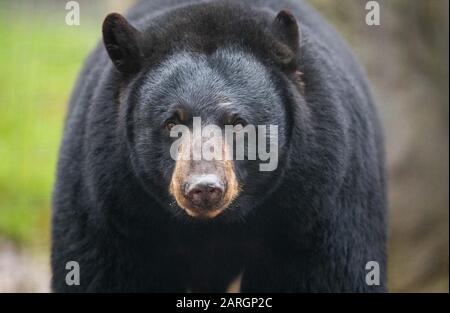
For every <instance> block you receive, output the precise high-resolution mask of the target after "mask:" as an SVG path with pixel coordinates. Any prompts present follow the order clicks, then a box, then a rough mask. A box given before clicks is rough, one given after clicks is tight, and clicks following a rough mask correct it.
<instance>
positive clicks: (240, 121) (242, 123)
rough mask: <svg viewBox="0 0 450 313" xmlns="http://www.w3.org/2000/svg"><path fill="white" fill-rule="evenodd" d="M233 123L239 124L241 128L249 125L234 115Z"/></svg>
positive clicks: (234, 124)
mask: <svg viewBox="0 0 450 313" xmlns="http://www.w3.org/2000/svg"><path fill="white" fill-rule="evenodd" d="M231 123H232V125H233V126H235V127H236V126H239V127H240V128H244V127H245V126H246V125H247V122H246V121H245V120H244V119H243V118H240V117H234V118H233V121H232V122H231Z"/></svg>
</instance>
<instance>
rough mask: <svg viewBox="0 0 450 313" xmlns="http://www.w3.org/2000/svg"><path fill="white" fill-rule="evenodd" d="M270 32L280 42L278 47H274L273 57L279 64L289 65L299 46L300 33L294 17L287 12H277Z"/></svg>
mask: <svg viewBox="0 0 450 313" xmlns="http://www.w3.org/2000/svg"><path fill="white" fill-rule="evenodd" d="M272 32H273V34H274V35H275V37H276V39H277V40H278V41H279V42H281V44H280V45H275V47H274V51H273V52H274V55H275V56H276V57H277V58H278V59H279V61H280V62H281V63H283V64H288V63H290V62H291V61H292V59H293V58H294V57H295V55H296V54H297V52H298V50H299V44H300V31H299V27H298V24H297V20H296V19H295V17H294V15H293V14H292V13H291V12H289V11H287V10H282V11H280V12H278V14H277V16H276V17H275V20H274V21H273V23H272Z"/></svg>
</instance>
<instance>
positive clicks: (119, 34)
mask: <svg viewBox="0 0 450 313" xmlns="http://www.w3.org/2000/svg"><path fill="white" fill-rule="evenodd" d="M102 31H103V43H104V44H105V48H106V51H107V52H108V55H109V57H110V58H111V61H112V62H113V63H114V65H115V67H116V68H117V69H118V70H119V71H120V72H121V73H122V74H125V75H129V74H133V73H136V72H137V71H138V70H139V68H140V65H141V59H142V56H141V50H140V47H139V41H140V37H141V33H140V32H139V31H138V30H137V29H136V28H134V27H133V26H132V25H131V24H130V23H128V21H127V20H126V19H125V18H124V17H123V16H122V15H120V14H118V13H111V14H109V15H108V16H107V17H106V18H105V21H104V22H103V29H102Z"/></svg>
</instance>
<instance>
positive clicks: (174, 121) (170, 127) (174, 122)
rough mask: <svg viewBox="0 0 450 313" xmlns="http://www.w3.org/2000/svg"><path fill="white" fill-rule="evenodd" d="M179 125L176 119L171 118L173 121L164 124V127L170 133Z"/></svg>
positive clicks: (169, 120)
mask: <svg viewBox="0 0 450 313" xmlns="http://www.w3.org/2000/svg"><path fill="white" fill-rule="evenodd" d="M177 124H178V122H177V120H176V119H175V118H171V119H168V120H167V121H166V122H165V123H164V127H165V128H166V129H167V130H168V131H170V130H171V129H172V128H173V127H174V126H175V125H177Z"/></svg>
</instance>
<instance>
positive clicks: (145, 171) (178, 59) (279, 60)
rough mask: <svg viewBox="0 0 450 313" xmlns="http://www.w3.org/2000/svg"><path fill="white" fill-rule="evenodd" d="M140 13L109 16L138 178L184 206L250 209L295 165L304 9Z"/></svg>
mask: <svg viewBox="0 0 450 313" xmlns="http://www.w3.org/2000/svg"><path fill="white" fill-rule="evenodd" d="M141 23H142V24H143V25H145V26H142V27H139V22H138V23H137V25H136V27H137V28H141V30H137V28H135V27H133V26H132V25H131V24H129V23H128V21H127V20H126V19H125V18H124V17H122V16H121V15H119V14H116V13H113V14H110V15H108V16H107V17H106V19H105V21H104V24H103V40H104V44H105V47H106V51H107V53H108V55H109V57H110V59H111V60H112V62H113V64H114V65H115V70H114V71H113V73H114V75H116V76H117V79H118V80H119V81H120V92H119V93H118V94H119V95H118V97H117V98H118V102H119V103H118V105H119V106H120V110H119V112H120V113H119V115H120V117H121V118H122V120H123V124H124V125H125V126H124V130H125V132H124V134H125V136H126V142H127V145H128V151H129V157H130V160H131V163H132V167H133V171H134V173H135V174H136V177H138V179H139V181H140V182H141V184H142V186H143V188H144V189H145V190H146V191H147V192H148V193H149V194H151V195H152V196H153V197H154V198H156V199H157V200H158V201H159V202H160V203H161V204H162V205H163V206H164V207H166V208H167V209H168V210H170V211H171V212H172V213H173V214H174V215H176V216H184V217H187V216H190V217H194V218H199V219H202V220H204V219H210V218H217V219H222V218H225V219H234V218H238V219H239V218H242V217H243V216H245V215H246V214H247V213H248V212H249V211H250V210H251V209H252V208H254V207H256V206H258V204H259V203H261V201H263V200H264V199H266V197H268V196H270V195H271V194H272V193H273V192H276V189H277V187H278V186H279V184H280V181H281V180H282V177H283V174H284V171H285V170H286V166H285V162H286V159H287V154H288V152H289V140H290V138H291V135H290V132H291V131H292V129H293V128H294V127H293V122H292V116H291V115H292V112H291V110H292V106H294V105H296V103H297V102H298V101H299V99H302V95H301V93H302V88H301V83H300V79H299V77H300V72H299V70H298V65H297V63H298V59H299V58H298V50H299V29H298V25H297V22H296V20H295V18H294V17H293V16H292V14H290V13H289V12H287V11H281V12H279V13H278V14H277V15H272V14H271V13H269V12H264V11H255V10H253V9H250V8H247V7H245V6H236V7H230V6H222V5H220V4H210V5H194V6H191V7H189V8H181V9H177V10H174V11H173V12H170V13H167V14H163V15H161V16H158V17H155V18H154V19H153V20H152V22H151V23H145V21H141Z"/></svg>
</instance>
